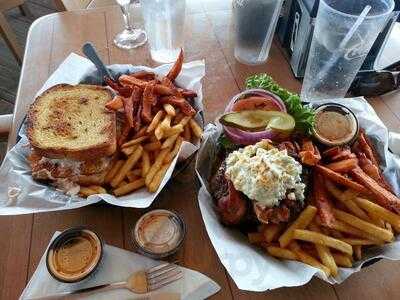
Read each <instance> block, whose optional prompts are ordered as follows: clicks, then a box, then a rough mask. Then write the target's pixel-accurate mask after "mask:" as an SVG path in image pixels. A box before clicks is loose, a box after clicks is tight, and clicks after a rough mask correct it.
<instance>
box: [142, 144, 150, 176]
mask: <svg viewBox="0 0 400 300" xmlns="http://www.w3.org/2000/svg"><path fill="white" fill-rule="evenodd" d="M149 170H150V156H149V153H148V152H147V151H146V150H144V151H143V154H142V177H143V178H145V177H146V174H147V172H149Z"/></svg>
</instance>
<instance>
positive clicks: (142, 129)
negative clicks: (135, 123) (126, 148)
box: [133, 126, 148, 139]
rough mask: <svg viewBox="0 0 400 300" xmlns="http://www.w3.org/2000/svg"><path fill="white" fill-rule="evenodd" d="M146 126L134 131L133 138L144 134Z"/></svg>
mask: <svg viewBox="0 0 400 300" xmlns="http://www.w3.org/2000/svg"><path fill="white" fill-rule="evenodd" d="M147 128H148V127H146V126H144V127H142V128H140V129H139V131H138V132H136V133H135V135H134V136H133V139H137V138H139V137H141V136H144V135H146V131H147Z"/></svg>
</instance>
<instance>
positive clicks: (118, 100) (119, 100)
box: [106, 96, 124, 110]
mask: <svg viewBox="0 0 400 300" xmlns="http://www.w3.org/2000/svg"><path fill="white" fill-rule="evenodd" d="M123 107H124V100H123V97H121V96H115V97H114V98H113V99H112V100H111V101H108V102H107V103H106V108H107V109H110V110H118V109H120V108H123Z"/></svg>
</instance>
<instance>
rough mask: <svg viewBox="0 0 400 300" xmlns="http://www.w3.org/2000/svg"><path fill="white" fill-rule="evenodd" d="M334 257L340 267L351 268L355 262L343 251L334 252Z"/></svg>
mask: <svg viewBox="0 0 400 300" xmlns="http://www.w3.org/2000/svg"><path fill="white" fill-rule="evenodd" d="M332 256H333V259H334V260H335V262H336V264H337V265H338V266H340V267H345V268H351V267H352V266H353V263H352V261H351V258H350V257H349V256H348V255H345V254H342V253H332Z"/></svg>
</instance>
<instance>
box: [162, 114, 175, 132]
mask: <svg viewBox="0 0 400 300" xmlns="http://www.w3.org/2000/svg"><path fill="white" fill-rule="evenodd" d="M171 120H172V117H171V116H170V115H166V116H165V117H164V119H163V120H162V121H161V123H160V125H159V126H160V127H161V130H162V131H165V130H168V129H169V128H171Z"/></svg>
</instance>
